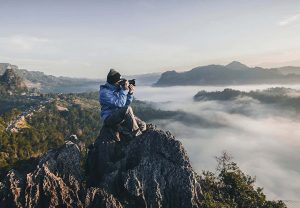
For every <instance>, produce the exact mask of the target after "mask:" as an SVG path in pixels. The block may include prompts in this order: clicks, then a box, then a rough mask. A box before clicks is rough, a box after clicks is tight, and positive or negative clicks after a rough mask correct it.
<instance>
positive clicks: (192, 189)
mask: <svg viewBox="0 0 300 208" xmlns="http://www.w3.org/2000/svg"><path fill="white" fill-rule="evenodd" d="M120 139H121V140H120ZM86 163H87V170H86V172H87V186H86V187H85V186H84V185H83V184H84V183H83V180H82V178H83V177H82V175H81V173H80V151H79V149H78V146H77V145H76V144H74V143H72V142H70V141H68V142H67V143H66V144H65V145H63V146H62V147H60V148H58V149H55V150H50V151H48V152H47V153H46V154H44V155H43V156H42V157H41V158H40V161H39V164H38V166H37V167H36V169H35V170H34V171H33V172H31V173H28V174H27V175H26V176H21V175H19V174H18V173H17V172H15V171H10V172H9V173H8V175H7V177H6V179H5V181H4V182H3V183H0V207H2V206H3V207H90V208H91V207H104V208H121V207H124V208H125V207H126V208H131V207H132V208H133V207H141V208H142V207H172V208H173V207H174V208H176V207H181V208H184V207H201V199H202V195H201V188H200V185H199V183H198V182H197V178H196V173H195V172H194V171H193V169H192V167H191V165H190V162H189V159H188V156H187V154H186V152H185V150H184V149H183V146H182V145H181V143H180V142H179V141H177V140H176V139H175V138H174V137H173V136H172V135H171V134H170V133H169V132H164V131H161V130H156V129H151V130H147V131H146V132H145V133H144V134H143V135H141V136H138V137H136V138H126V137H123V136H122V135H121V134H118V133H117V132H115V131H114V130H113V129H109V128H106V127H104V128H103V129H102V130H101V133H100V135H99V137H98V138H97V140H96V142H95V143H94V145H92V146H90V147H89V153H88V157H87V161H86Z"/></svg>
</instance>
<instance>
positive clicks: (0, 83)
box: [0, 67, 28, 95]
mask: <svg viewBox="0 0 300 208" xmlns="http://www.w3.org/2000/svg"><path fill="white" fill-rule="evenodd" d="M23 92H28V89H27V87H26V84H25V82H24V80H23V79H22V78H21V77H20V76H19V75H17V74H16V72H15V70H14V69H13V68H11V67H8V68H7V69H6V71H5V72H4V74H3V75H2V76H0V94H1V95H3V94H21V93H23Z"/></svg>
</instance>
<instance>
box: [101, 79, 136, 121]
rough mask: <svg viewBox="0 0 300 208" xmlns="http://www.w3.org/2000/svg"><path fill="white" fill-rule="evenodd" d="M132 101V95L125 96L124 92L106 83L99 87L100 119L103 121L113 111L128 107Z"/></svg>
mask: <svg viewBox="0 0 300 208" xmlns="http://www.w3.org/2000/svg"><path fill="white" fill-rule="evenodd" d="M132 100H133V95H132V94H129V93H127V94H126V90H123V89H122V88H121V87H117V86H115V85H112V84H109V83H108V82H106V83H105V85H101V86H100V91H99V102H100V105H101V118H102V119H103V120H105V119H106V118H107V117H108V116H109V115H110V114H111V113H112V112H113V111H115V110H117V109H119V108H121V107H124V106H128V105H130V103H131V102H132Z"/></svg>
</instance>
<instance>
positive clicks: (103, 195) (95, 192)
mask: <svg viewBox="0 0 300 208" xmlns="http://www.w3.org/2000/svg"><path fill="white" fill-rule="evenodd" d="M85 207H87V208H92V207H104V208H123V206H122V204H121V203H120V202H119V201H118V200H117V199H116V198H115V197H114V196H113V195H111V194H109V193H107V192H106V191H104V190H103V189H100V188H93V187H92V188H89V189H88V191H87V195H86V198H85Z"/></svg>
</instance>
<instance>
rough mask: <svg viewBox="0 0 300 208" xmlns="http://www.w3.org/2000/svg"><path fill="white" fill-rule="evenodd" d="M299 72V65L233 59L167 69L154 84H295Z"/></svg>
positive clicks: (297, 80)
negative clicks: (265, 64)
mask: <svg viewBox="0 0 300 208" xmlns="http://www.w3.org/2000/svg"><path fill="white" fill-rule="evenodd" d="M299 73H300V67H281V68H272V69H266V68H261V67H253V68H251V67H248V66H246V65H244V64H242V63H240V62H237V61H234V62H232V63H230V64H228V65H225V66H223V65H208V66H200V67H196V68H194V69H192V70H190V71H185V72H176V71H167V72H164V73H163V74H162V75H161V77H160V79H159V80H158V81H157V82H156V84H155V86H176V85H244V84H295V83H300V75H299Z"/></svg>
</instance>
